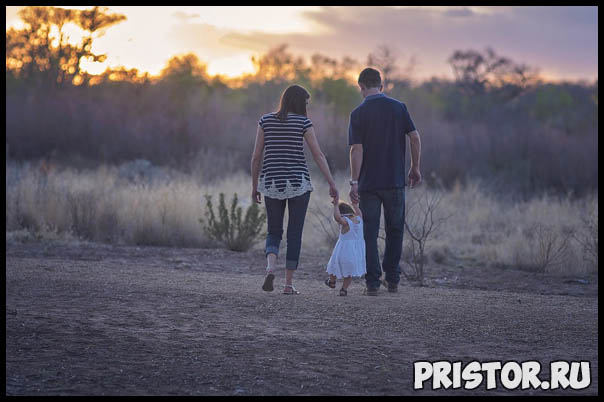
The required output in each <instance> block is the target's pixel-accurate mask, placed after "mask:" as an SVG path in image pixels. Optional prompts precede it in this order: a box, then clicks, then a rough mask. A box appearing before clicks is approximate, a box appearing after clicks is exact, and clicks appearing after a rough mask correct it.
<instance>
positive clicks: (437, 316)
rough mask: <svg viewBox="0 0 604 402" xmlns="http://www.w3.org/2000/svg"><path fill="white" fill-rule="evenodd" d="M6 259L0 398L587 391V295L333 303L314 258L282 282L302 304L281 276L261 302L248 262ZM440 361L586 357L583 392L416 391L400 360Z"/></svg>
mask: <svg viewBox="0 0 604 402" xmlns="http://www.w3.org/2000/svg"><path fill="white" fill-rule="evenodd" d="M7 247H8V249H7V252H6V266H7V267H6V291H7V295H6V394H7V395H24V394H26V395H43V394H53V395H57V394H60V395H76V394H91V395H103V394H104V395H133V394H138V395H190V394H209V395H212V394H214V395H232V394H235V395H250V394H252V395H294V394H295V395H305V394H311V395H315V394H332V395H333V394H346V395H364V394H371V395H382V394H389V395H390V394H395V395H401V394H405V395H408V394H415V393H418V394H437V395H451V394H471V393H474V394H476V393H479V394H480V393H486V394H510V393H516V394H535V393H537V394H538V393H546V394H597V392H598V382H597V379H598V349H597V341H598V316H597V311H598V300H597V285H592V286H591V287H589V286H588V287H586V288H582V289H587V290H581V291H573V290H572V289H576V288H577V286H576V285H574V284H570V283H568V284H566V285H565V282H564V281H562V280H560V279H551V278H547V279H543V278H542V280H541V282H543V281H545V282H547V281H548V280H549V281H552V282H555V283H557V284H558V285H559V286H558V288H555V289H554V288H552V289H554V290H555V292H554V293H566V295H561V294H553V295H552V294H535V293H527V292H526V289H524V290H522V289H515V291H509V290H504V291H492V290H476V289H464V288H443V287H422V288H419V287H412V286H408V285H405V286H402V287H401V289H400V291H399V292H398V293H396V294H388V293H387V292H382V293H381V294H380V296H378V297H366V296H362V295H361V291H362V282H361V281H355V282H354V283H353V284H352V285H351V290H350V291H349V296H348V297H346V298H343V297H338V296H337V292H336V291H333V290H330V289H328V288H327V287H326V286H325V285H323V284H322V282H321V279H322V278H323V270H324V268H323V267H322V262H323V260H324V257H319V256H314V257H308V258H307V259H306V261H305V262H303V263H302V264H301V266H300V272H299V275H297V279H296V280H295V285H296V287H297V288H298V290H300V291H301V292H302V294H301V295H298V296H284V295H282V294H280V291H281V289H282V287H281V286H282V284H283V280H282V275H281V274H282V271H281V272H279V275H278V278H277V280H276V285H277V287H276V290H275V292H272V293H265V292H263V291H262V290H261V289H260V286H261V282H262V278H263V256H262V253H261V252H257V251H252V252H248V253H243V254H241V253H233V252H228V251H223V250H193V249H168V248H135V247H111V246H104V245H84V246H57V245H54V246H53V245H41V244H12V245H8V244H7ZM524 274H525V273H519V274H518V275H524ZM483 276H485V277H492V276H493V275H492V274H489V273H485V274H483ZM533 277H534V274H533ZM474 280H475V281H478V282H480V283H488V282H489V280H487V279H480V276H479V275H474ZM481 281H482V282H481ZM460 282H461V281H460ZM518 283H519V284H520V285H521V284H522V281H518ZM458 285H459V283H458ZM499 285H500V287H502V288H505V286H504V285H505V283H500V284H499ZM520 285H518V286H520ZM456 286H457V285H456ZM564 286H566V288H567V289H568V290H567V291H565V290H560V289H565V288H564ZM458 287H459V286H458ZM528 288H529V289H532V288H533V286H530V285H529V286H528ZM573 292H574V293H573ZM573 294H574V295H573ZM444 359H446V360H456V361H459V360H461V361H463V362H468V361H471V360H480V361H492V360H503V361H509V360H516V361H525V360H539V361H541V363H542V365H543V366H544V367H545V368H546V367H547V366H548V365H549V362H551V361H554V360H573V361H577V360H589V361H591V370H592V373H591V376H592V379H593V380H592V385H591V386H590V387H589V388H588V389H585V390H582V391H571V390H566V391H562V390H558V391H541V390H536V391H532V390H530V391H522V390H515V391H506V390H505V389H503V388H499V389H497V390H491V391H486V390H485V387H484V385H483V386H481V387H480V388H478V389H477V390H474V391H467V390H457V391H453V390H448V391H443V390H435V391H431V390H424V391H414V390H413V362H414V361H416V360H431V361H434V360H444ZM545 371H546V372H547V371H548V370H547V369H545ZM543 378H547V377H543Z"/></svg>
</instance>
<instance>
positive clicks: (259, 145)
mask: <svg viewBox="0 0 604 402" xmlns="http://www.w3.org/2000/svg"><path fill="white" fill-rule="evenodd" d="M263 151H264V130H263V129H262V127H260V125H258V130H257V131H256V143H255V145H254V152H253V153H252V164H251V170H252V201H254V202H256V203H258V204H259V203H260V197H261V196H260V193H259V192H258V176H260V164H261V163H262V152H263Z"/></svg>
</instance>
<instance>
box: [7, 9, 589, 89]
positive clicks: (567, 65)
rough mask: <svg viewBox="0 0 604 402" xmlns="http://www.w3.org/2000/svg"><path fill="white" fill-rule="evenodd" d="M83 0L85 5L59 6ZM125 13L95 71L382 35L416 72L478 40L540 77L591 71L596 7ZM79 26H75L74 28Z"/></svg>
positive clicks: (446, 70)
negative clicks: (182, 56)
mask: <svg viewBox="0 0 604 402" xmlns="http://www.w3.org/2000/svg"><path fill="white" fill-rule="evenodd" d="M66 8H87V7H66ZM19 9H20V7H18V6H7V7H6V24H7V28H8V27H10V26H19V25H18V24H19V17H18V15H17V12H18V10H19ZM109 9H110V10H111V11H113V12H117V13H120V14H124V15H125V16H126V17H127V20H126V21H124V22H122V23H119V24H117V25H115V26H113V27H111V28H109V29H108V30H107V31H106V34H105V35H104V36H102V37H101V38H99V39H97V40H96V41H95V46H94V48H93V51H95V52H97V53H107V55H108V58H107V60H106V61H105V62H104V63H88V64H86V65H84V66H83V67H84V68H85V69H86V70H88V71H89V72H91V73H93V74H96V73H100V72H102V71H103V70H104V69H105V68H106V67H107V66H118V65H123V66H125V67H127V68H133V67H135V68H138V69H139V70H141V71H148V72H149V73H151V74H157V73H158V72H159V71H160V70H161V69H162V68H163V67H164V66H165V64H166V62H167V60H168V59H169V58H170V57H172V56H174V55H176V54H182V53H188V52H193V53H195V54H197V56H198V57H199V59H200V60H201V61H203V62H204V63H206V64H207V65H208V71H209V73H210V74H218V73H220V74H223V75H227V76H231V77H232V76H236V75H239V74H241V73H245V72H252V71H253V67H252V63H251V60H250V58H251V56H252V55H259V54H262V53H264V52H265V51H267V50H268V49H269V48H271V47H274V46H276V45H279V44H282V43H287V44H289V51H290V52H291V53H293V54H295V55H301V56H305V57H310V56H311V55H312V54H314V53H321V54H323V55H327V56H330V57H336V58H337V59H341V57H343V56H349V57H352V58H354V59H356V60H358V61H359V62H361V63H364V62H365V61H366V59H367V55H368V54H369V53H370V52H373V51H375V49H376V48H377V47H378V46H379V45H384V44H386V45H388V46H389V47H391V48H392V49H393V50H394V51H395V52H396V53H397V54H398V55H399V56H400V58H399V60H400V61H401V62H402V63H404V62H406V61H407V60H408V59H409V58H410V57H414V58H415V60H416V62H417V64H416V67H415V70H414V78H416V79H424V78H428V77H431V76H438V77H446V78H452V76H453V75H452V72H451V67H450V66H449V65H448V63H447V58H448V57H449V56H450V55H451V53H452V52H453V51H454V50H457V49H459V50H468V49H475V50H484V49H485V48H486V47H487V46H491V47H492V48H493V49H494V50H495V51H496V52H497V53H498V54H500V55H503V56H507V57H510V58H511V59H513V60H514V61H516V62H523V63H526V64H529V65H531V66H535V67H538V68H539V69H540V72H541V75H542V76H543V77H544V78H546V79H572V80H575V79H587V80H590V81H591V80H594V79H596V78H597V75H598V72H597V70H598V35H597V30H598V9H597V7H595V6H586V7H562V6H560V7H536V6H531V7H518V6H516V7H511V6H489V7H474V6H473V7H449V6H438V7H419V6H413V7H411V6H409V7H407V6H392V7H390V6H378V7H350V6H329V7H326V6H281V7H277V6H246V7H244V6H223V7H218V6H170V7H168V6H149V7H143V6H110V7H109ZM76 34H77V33H76V32H75V31H74V33H73V35H74V36H75V35H76Z"/></svg>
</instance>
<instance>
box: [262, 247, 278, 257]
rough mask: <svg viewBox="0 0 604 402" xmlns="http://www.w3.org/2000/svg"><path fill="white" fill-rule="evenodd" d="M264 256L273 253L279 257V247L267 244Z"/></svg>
mask: <svg viewBox="0 0 604 402" xmlns="http://www.w3.org/2000/svg"><path fill="white" fill-rule="evenodd" d="M264 251H265V253H264V256H265V257H267V256H268V255H269V253H273V254H275V255H276V256H277V257H279V247H275V246H267V247H266V249H265V250H264Z"/></svg>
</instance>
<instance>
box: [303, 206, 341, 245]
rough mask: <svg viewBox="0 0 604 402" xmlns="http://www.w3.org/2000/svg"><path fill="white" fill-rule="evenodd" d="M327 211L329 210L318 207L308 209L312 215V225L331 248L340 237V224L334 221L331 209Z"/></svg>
mask: <svg viewBox="0 0 604 402" xmlns="http://www.w3.org/2000/svg"><path fill="white" fill-rule="evenodd" d="M328 211H330V212H326V210H325V209H323V208H318V207H312V208H309V209H308V212H310V214H311V215H312V216H313V221H314V222H313V226H314V227H315V229H317V230H318V231H319V232H320V233H322V234H323V235H324V239H325V240H326V241H327V243H328V245H329V246H330V247H332V248H333V246H335V244H336V242H337V241H338V238H339V237H340V226H339V225H338V223H337V222H335V220H334V218H333V215H332V213H331V209H330V210H328Z"/></svg>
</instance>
